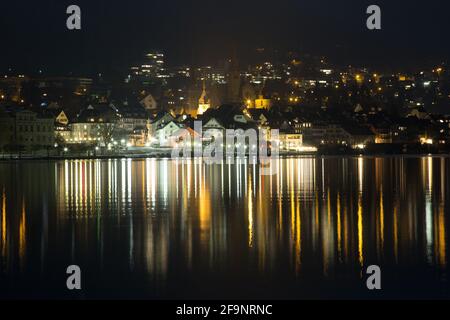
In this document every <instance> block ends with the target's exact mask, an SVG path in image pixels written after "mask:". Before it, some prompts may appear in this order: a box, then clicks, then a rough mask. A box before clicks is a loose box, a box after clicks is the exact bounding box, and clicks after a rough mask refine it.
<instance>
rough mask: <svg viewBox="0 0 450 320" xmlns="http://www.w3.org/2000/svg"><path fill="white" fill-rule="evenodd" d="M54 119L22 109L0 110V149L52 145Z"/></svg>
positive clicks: (48, 115)
mask: <svg viewBox="0 0 450 320" xmlns="http://www.w3.org/2000/svg"><path fill="white" fill-rule="evenodd" d="M54 141H55V136H54V118H53V116H51V115H50V114H46V113H37V112H33V111H31V110H26V109H22V108H10V109H7V110H0V147H1V148H5V147H9V148H25V149H30V148H39V147H44V148H46V147H50V146H53V145H54Z"/></svg>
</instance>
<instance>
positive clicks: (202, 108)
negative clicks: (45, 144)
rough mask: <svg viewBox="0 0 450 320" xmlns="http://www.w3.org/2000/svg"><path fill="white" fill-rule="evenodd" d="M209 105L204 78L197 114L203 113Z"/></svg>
mask: <svg viewBox="0 0 450 320" xmlns="http://www.w3.org/2000/svg"><path fill="white" fill-rule="evenodd" d="M210 107H211V101H210V100H209V98H208V97H207V95H206V84H205V80H203V90H202V94H201V95H200V98H199V99H198V109H197V115H201V114H203V113H204V112H205V111H206V110H208V109H209V108H210Z"/></svg>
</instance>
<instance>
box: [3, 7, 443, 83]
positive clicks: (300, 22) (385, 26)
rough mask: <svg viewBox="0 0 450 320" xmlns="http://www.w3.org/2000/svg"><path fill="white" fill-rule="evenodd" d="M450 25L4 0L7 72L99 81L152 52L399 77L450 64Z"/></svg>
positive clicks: (386, 15) (439, 11)
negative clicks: (290, 56)
mask: <svg viewBox="0 0 450 320" xmlns="http://www.w3.org/2000/svg"><path fill="white" fill-rule="evenodd" d="M70 4H77V5H79V6H80V7H81V15H82V30H81V31H70V30H68V29H67V28H66V19H67V17H68V15H67V14H66V8H67V6H68V5H70ZM370 4H378V5H379V6H380V7H381V9H382V30H381V31H369V30H367V29H366V17H367V15H366V13H365V11H366V8H367V6H368V5H370ZM449 17H450V3H449V1H448V0H442V1H441V0H427V1H417V0H412V1H406V0H390V1H385V0H382V1H380V0H378V1H366V0H359V1H357V0H341V1H336V0H314V1H312V0H276V1H267V0H259V1H254V0H240V1H234V0H233V1H220V0H209V1H203V0H201V1H192V0H164V1H162V0H147V1H137V0H129V1H112V0H102V1H95V0H90V1H80V0H72V1H65V0H41V1H8V0H4V1H2V6H1V9H0V39H1V43H2V45H1V47H0V48H1V49H0V50H1V53H0V71H1V72H4V71H6V70H7V69H8V68H9V67H13V68H14V70H15V71H17V72H30V73H33V72H36V71H37V70H39V69H42V70H44V72H45V73H53V74H66V73H68V72H73V73H74V74H77V75H90V74H93V73H96V72H106V71H114V70H121V69H123V68H125V67H128V66H129V65H130V64H132V63H133V62H136V61H138V60H139V58H140V57H141V56H142V54H143V53H144V52H145V51H148V50H152V49H162V50H163V51H164V52H165V53H166V62H167V63H168V64H169V65H179V64H213V63H215V62H216V61H217V60H218V59H222V58H224V57H226V56H229V55H230V54H231V52H232V51H233V48H237V50H238V52H239V54H240V55H241V57H242V59H243V60H245V57H247V58H248V57H250V56H251V55H250V52H251V50H252V49H254V48H256V47H265V48H272V49H278V50H280V51H284V50H290V49H292V50H298V51H300V52H308V53H312V54H316V55H325V56H328V57H329V58H330V60H331V61H333V62H336V63H345V64H352V65H368V66H373V67H382V68H392V69H394V70H398V69H401V68H411V67H417V66H428V65H433V64H434V63H439V62H443V61H448V60H449V57H450V41H449V36H448V34H449V31H450V18H449Z"/></svg>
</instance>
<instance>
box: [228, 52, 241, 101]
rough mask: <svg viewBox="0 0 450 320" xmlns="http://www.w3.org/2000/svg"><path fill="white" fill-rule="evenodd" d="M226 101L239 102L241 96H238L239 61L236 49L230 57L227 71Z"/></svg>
mask: <svg viewBox="0 0 450 320" xmlns="http://www.w3.org/2000/svg"><path fill="white" fill-rule="evenodd" d="M227 82H228V85H227V99H226V100H227V101H226V102H227V103H239V104H240V103H241V97H240V96H239V93H240V89H241V74H240V72H239V63H238V59H237V53H236V50H235V51H234V53H233V57H232V58H231V65H230V69H229V72H228V79H227Z"/></svg>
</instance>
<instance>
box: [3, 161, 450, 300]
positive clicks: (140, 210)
mask: <svg viewBox="0 0 450 320" xmlns="http://www.w3.org/2000/svg"><path fill="white" fill-rule="evenodd" d="M449 165H450V159H449V158H445V157H410V158H401V157H391V158H375V157H373V158H372V157H367V158H362V157H361V158H358V157H346V158H340V157H335V158H333V157H330V158H297V159H289V158H288V159H281V160H279V166H278V172H277V174H276V175H273V176H264V175H260V174H259V173H260V168H259V167H258V165H249V164H248V163H246V162H245V160H241V161H240V162H239V163H237V164H234V165H228V164H222V165H219V164H215V165H205V164H202V163H201V162H200V161H199V160H197V161H194V160H192V161H189V162H182V161H172V160H169V159H139V160H138V159H136V160H131V159H124V160H121V159H114V160H85V161H84V160H73V161H72V160H70V161H69V160H67V161H18V162H1V163H0V297H3V298H77V299H80V298H87V299H89V298H158V299H159V298H163V299H165V298H172V299H176V298H180V299H184V298H192V299H195V298H234V299H239V298H247V299H251V298H274V299H278V298H283V299H298V298H302V299H309V298H376V299H378V298H450V290H449V283H448V280H449V279H448V272H449V267H448V254H449V250H448V244H449V242H448V241H449V238H448V234H449V232H450V231H449V227H450V225H449V214H450V212H449V210H450V208H449V204H450V201H449V197H450V194H449V190H450V189H449V187H450V186H449V180H450V178H449V177H450V175H449V173H450V166H449ZM72 264H75V265H78V266H80V268H81V270H82V290H81V291H78V292H73V291H69V290H67V288H66V279H67V276H68V275H67V274H66V268H67V267H68V266H69V265H72ZM371 264H376V265H379V266H380V268H381V272H382V277H381V282H382V290H380V291H369V290H368V289H367V288H366V278H367V275H366V268H367V266H369V265H371Z"/></svg>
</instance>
